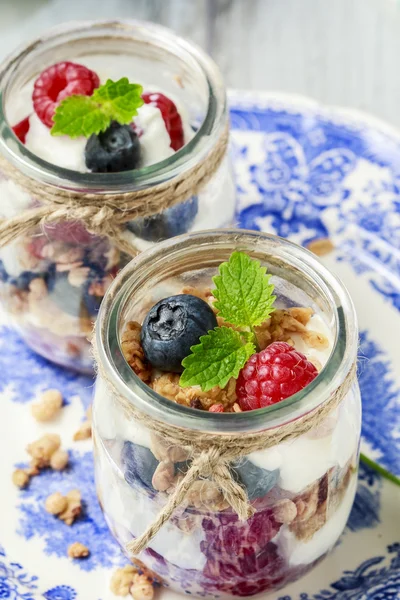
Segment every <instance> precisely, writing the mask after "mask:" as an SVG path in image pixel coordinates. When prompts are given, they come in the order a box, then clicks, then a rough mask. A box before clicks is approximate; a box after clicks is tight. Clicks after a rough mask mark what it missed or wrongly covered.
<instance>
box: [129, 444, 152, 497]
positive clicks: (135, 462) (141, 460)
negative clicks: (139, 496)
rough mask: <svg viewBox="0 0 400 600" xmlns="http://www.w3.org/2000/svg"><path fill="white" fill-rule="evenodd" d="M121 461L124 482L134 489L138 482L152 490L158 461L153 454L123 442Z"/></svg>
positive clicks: (136, 445)
mask: <svg viewBox="0 0 400 600" xmlns="http://www.w3.org/2000/svg"><path fill="white" fill-rule="evenodd" d="M121 461H122V465H123V467H124V477H125V481H126V482H127V483H129V485H131V486H132V487H136V486H137V484H138V482H142V483H143V485H145V486H146V487H148V488H150V489H154V488H153V485H152V483H151V482H152V479H153V475H154V472H155V470H156V468H157V466H158V461H157V460H156V459H155V458H154V455H153V453H152V452H151V451H150V450H149V449H148V448H145V447H144V446H139V445H138V444H133V443H132V442H125V443H124V447H123V448H122V454H121Z"/></svg>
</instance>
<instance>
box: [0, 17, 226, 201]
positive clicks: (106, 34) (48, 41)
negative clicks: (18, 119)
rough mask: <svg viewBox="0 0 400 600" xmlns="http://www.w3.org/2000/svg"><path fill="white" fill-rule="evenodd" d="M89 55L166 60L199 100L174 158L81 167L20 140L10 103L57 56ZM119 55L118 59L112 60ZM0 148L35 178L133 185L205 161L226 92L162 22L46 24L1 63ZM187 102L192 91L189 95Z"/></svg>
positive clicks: (108, 188) (64, 183)
mask: <svg viewBox="0 0 400 600" xmlns="http://www.w3.org/2000/svg"><path fill="white" fill-rule="evenodd" d="M87 54H100V55H107V54H109V55H114V56H115V55H118V54H120V55H124V56H126V55H131V56H132V57H133V58H135V57H136V58H139V59H140V58H141V57H143V60H145V59H147V60H148V61H149V62H150V61H151V60H154V61H156V63H157V64H158V65H159V66H160V65H161V66H163V64H165V67H166V68H167V65H168V72H169V73H171V79H172V78H173V75H172V73H174V72H175V74H176V75H177V76H178V75H179V78H180V84H181V85H185V84H186V85H187V89H188V90H190V91H191V93H192V96H193V97H194V96H195V93H196V91H197V94H198V102H199V107H198V108H199V119H198V121H199V122H198V123H196V132H195V134H194V136H193V138H192V139H191V140H190V141H189V142H188V143H187V144H186V145H185V146H183V148H181V149H180V150H178V151H177V152H175V153H174V154H173V155H172V156H171V157H169V158H167V159H165V160H163V161H160V162H158V163H155V164H153V165H149V166H147V167H144V168H141V169H135V170H132V171H124V172H122V173H96V174H93V173H79V172H76V171H72V170H69V169H64V168H61V167H58V166H56V165H53V164H50V163H48V162H46V161H45V160H43V159H41V158H39V157H38V156H36V155H34V154H33V153H32V152H30V151H29V150H28V149H27V148H26V146H24V144H22V143H21V142H19V140H18V139H17V138H16V137H15V135H14V134H13V132H12V129H11V125H12V124H10V123H9V122H8V120H7V104H8V103H9V102H12V98H13V96H14V94H17V93H18V91H19V90H20V89H21V88H22V87H23V86H24V85H25V84H27V83H28V82H29V81H31V80H32V79H33V78H34V77H36V76H37V75H38V74H39V72H40V71H41V70H43V68H45V67H46V66H49V65H51V64H54V63H55V62H58V61H62V60H70V61H71V60H72V61H74V60H75V61H77V62H79V56H82V55H87ZM116 60H117V59H116ZM0 94H1V102H0V153H1V154H2V155H3V157H4V158H5V159H6V160H7V161H8V162H10V163H11V164H12V165H13V166H14V167H16V168H17V169H18V170H20V171H21V172H23V173H24V174H25V175H27V176H28V177H31V178H32V179H35V180H37V181H38V182H40V183H43V184H47V185H52V186H60V187H64V188H66V189H74V190H78V191H79V190H82V191H84V192H85V193H88V192H91V191H93V192H95V193H113V192H115V191H119V192H124V191H127V192H128V191H135V190H139V189H143V188H146V187H150V186H154V185H157V184H160V183H163V182H165V181H167V180H170V179H172V178H174V177H177V176H179V175H181V174H182V173H184V172H185V171H187V170H190V169H192V168H193V167H194V166H195V165H196V164H198V163H199V162H201V161H202V160H204V158H205V156H207V154H208V153H209V151H210V149H211V148H212V147H213V146H214V145H215V143H216V142H217V140H218V139H219V138H220V137H221V136H222V135H223V131H224V129H225V128H226V124H227V120H228V113H227V104H226V94H225V88H224V84H223V81H222V78H221V75H220V72H219V70H218V68H217V66H216V65H215V63H214V62H213V61H212V60H211V59H210V58H209V57H208V56H207V55H206V54H205V53H204V52H203V51H202V50H201V49H199V48H197V46H195V45H194V44H191V43H189V42H187V41H186V40H184V39H182V38H180V37H178V36H176V35H174V34H173V33H172V32H170V31H169V30H168V29H165V28H164V27H161V26H158V25H154V24H152V23H145V22H140V21H132V20H121V21H118V20H116V21H85V22H81V23H75V22H74V23H69V24H67V25H64V26H62V27H57V28H54V29H51V30H50V31H49V32H48V34H47V35H46V36H44V37H41V38H39V39H36V40H34V41H32V42H31V43H29V44H28V45H26V46H25V47H23V48H22V49H19V50H17V52H15V53H14V54H13V55H11V56H10V57H9V58H8V59H6V61H5V62H3V64H2V65H1V66H0ZM187 100H188V102H189V103H190V94H189V92H188V93H187Z"/></svg>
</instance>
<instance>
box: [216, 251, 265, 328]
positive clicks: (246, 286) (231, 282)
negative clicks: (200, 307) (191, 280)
mask: <svg viewBox="0 0 400 600" xmlns="http://www.w3.org/2000/svg"><path fill="white" fill-rule="evenodd" d="M270 277H271V275H267V269H266V268H265V267H262V266H261V265H260V263H259V261H258V260H255V259H253V258H250V256H248V255H247V254H245V253H244V252H234V253H233V254H232V255H231V257H230V259H229V261H228V262H225V263H222V264H221V265H220V267H219V275H216V276H215V277H213V281H214V283H215V285H216V289H215V290H213V292H212V293H213V295H214V297H215V298H216V299H217V301H216V302H215V304H214V306H215V307H216V308H217V309H218V311H219V316H221V317H223V319H225V321H227V322H228V323H231V324H232V325H237V326H238V327H249V328H250V329H252V328H253V327H254V326H256V325H261V323H263V322H264V321H265V320H266V319H268V317H269V315H270V314H271V313H272V312H273V311H274V308H273V303H274V302H275V296H273V295H272V293H273V291H274V286H273V285H272V284H270V283H269V280H270Z"/></svg>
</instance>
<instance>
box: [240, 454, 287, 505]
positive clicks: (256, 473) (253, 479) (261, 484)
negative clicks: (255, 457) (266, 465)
mask: <svg viewBox="0 0 400 600" xmlns="http://www.w3.org/2000/svg"><path fill="white" fill-rule="evenodd" d="M231 469H232V471H233V472H234V475H235V476H236V477H237V479H238V480H239V481H240V482H241V483H242V484H243V486H244V487H245V488H246V490H247V494H248V496H249V500H254V499H255V498H262V497H263V496H265V495H266V494H268V492H269V491H270V490H272V488H273V487H274V486H275V485H276V484H277V482H278V479H279V469H275V470H274V471H267V470H266V469H261V468H260V467H257V466H256V465H255V464H253V463H252V462H251V461H250V460H248V459H247V458H242V459H240V460H238V461H237V462H236V463H235V464H234V465H232V467H231Z"/></svg>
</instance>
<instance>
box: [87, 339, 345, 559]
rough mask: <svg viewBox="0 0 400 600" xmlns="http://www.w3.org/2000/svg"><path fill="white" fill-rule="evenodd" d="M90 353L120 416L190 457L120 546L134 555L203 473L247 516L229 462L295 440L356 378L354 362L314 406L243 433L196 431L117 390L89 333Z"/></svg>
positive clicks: (243, 496)
mask: <svg viewBox="0 0 400 600" xmlns="http://www.w3.org/2000/svg"><path fill="white" fill-rule="evenodd" d="M93 353H94V358H95V361H96V365H97V370H98V375H99V376H100V378H101V379H102V380H103V381H104V382H105V384H106V386H107V389H108V391H109V393H110V395H111V397H112V398H113V399H114V400H115V401H116V402H117V404H118V405H119V407H120V409H121V410H122V411H123V412H124V414H125V416H126V418H127V419H131V420H137V421H139V422H140V423H141V424H142V425H143V426H145V427H146V428H147V429H149V430H150V431H151V432H154V433H156V434H157V435H158V436H159V437H161V439H162V441H163V442H164V443H165V444H166V445H167V446H179V447H181V448H184V449H185V450H186V451H187V452H188V454H189V456H191V457H192V459H193V460H192V463H191V466H190V468H189V469H188V471H187V472H186V474H185V475H184V477H183V478H182V479H181V481H180V482H179V483H178V484H177V486H176V488H175V490H174V491H173V493H172V494H171V496H170V497H169V499H168V501H167V503H166V504H165V506H164V507H163V508H162V509H161V511H160V513H159V514H158V516H157V517H156V519H155V520H154V522H153V523H152V524H151V525H149V526H148V527H147V528H146V530H145V531H144V532H143V533H142V534H141V535H140V536H139V537H137V538H136V539H134V540H132V541H131V542H129V543H128V544H127V546H126V549H127V550H128V552H130V553H132V554H133V555H137V554H139V553H140V552H141V551H142V550H144V549H145V548H147V546H148V545H149V543H150V541H151V540H152V539H153V537H154V536H155V535H156V534H157V533H158V531H159V530H160V529H161V527H162V526H163V525H164V523H166V522H167V521H168V520H169V519H170V518H171V516H172V514H173V512H174V511H175V509H176V508H178V506H180V505H181V504H182V503H183V502H184V501H185V498H186V496H187V494H188V492H189V490H190V489H191V487H192V486H193V484H194V483H195V482H196V481H197V480H198V479H207V478H208V479H210V480H212V481H214V482H215V483H216V484H217V485H218V487H219V488H220V490H221V492H222V494H223V496H224V498H225V500H226V501H227V503H228V504H229V505H230V506H231V508H232V509H233V510H234V511H235V512H236V514H237V515H238V516H239V518H240V519H241V520H246V519H249V518H250V517H251V516H252V515H253V514H254V508H253V507H252V506H251V504H250V502H249V499H248V496H247V494H246V491H245V489H244V488H243V487H242V486H241V485H240V484H239V483H238V482H237V481H236V480H235V479H234V477H233V475H232V471H231V470H230V468H229V464H230V463H232V462H234V461H236V460H238V459H240V458H242V457H244V456H247V455H248V454H250V453H251V452H257V451H260V450H265V449H267V448H271V447H272V446H275V445H277V444H279V443H280V442H283V441H289V440H292V439H295V438H297V437H299V436H300V435H302V434H304V433H307V432H308V431H310V430H311V429H313V428H316V427H318V425H319V424H320V423H321V422H322V421H323V420H324V419H325V418H326V417H327V416H328V414H329V413H331V412H332V411H333V410H334V409H335V408H337V407H338V406H339V404H340V403H341V402H342V400H343V399H344V397H345V396H346V394H347V392H348V391H349V389H350V387H351V386H352V384H353V382H354V380H355V378H356V365H355V364H354V365H353V366H352V367H351V369H350V370H349V372H348V373H347V376H346V377H345V379H344V380H343V382H342V383H341V385H339V386H338V387H337V388H336V390H335V391H334V393H333V394H332V395H331V396H330V398H328V399H327V400H326V401H324V402H323V403H322V404H320V405H319V406H318V407H317V408H315V409H314V410H312V411H310V412H308V413H306V414H305V415H303V416H301V417H299V418H297V419H294V420H292V421H289V422H287V423H285V424H284V425H281V426H279V427H275V428H272V429H267V430H264V431H259V432H253V433H249V434H244V433H243V432H240V433H229V434H221V433H212V432H199V431H196V430H190V429H184V428H181V427H177V426H174V425H170V424H168V423H163V422H161V421H157V420H155V419H153V418H152V417H150V416H149V415H146V414H145V413H143V412H141V411H139V410H138V409H137V408H136V407H135V406H133V404H132V403H131V402H130V401H129V400H127V398H126V397H125V396H124V395H122V394H120V393H119V391H118V390H117V389H116V387H115V386H114V384H113V383H112V381H111V380H110V378H109V377H108V375H107V372H106V370H105V368H104V367H103V365H102V363H101V361H100V360H99V357H98V351H97V347H96V336H95V335H94V336H93Z"/></svg>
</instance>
